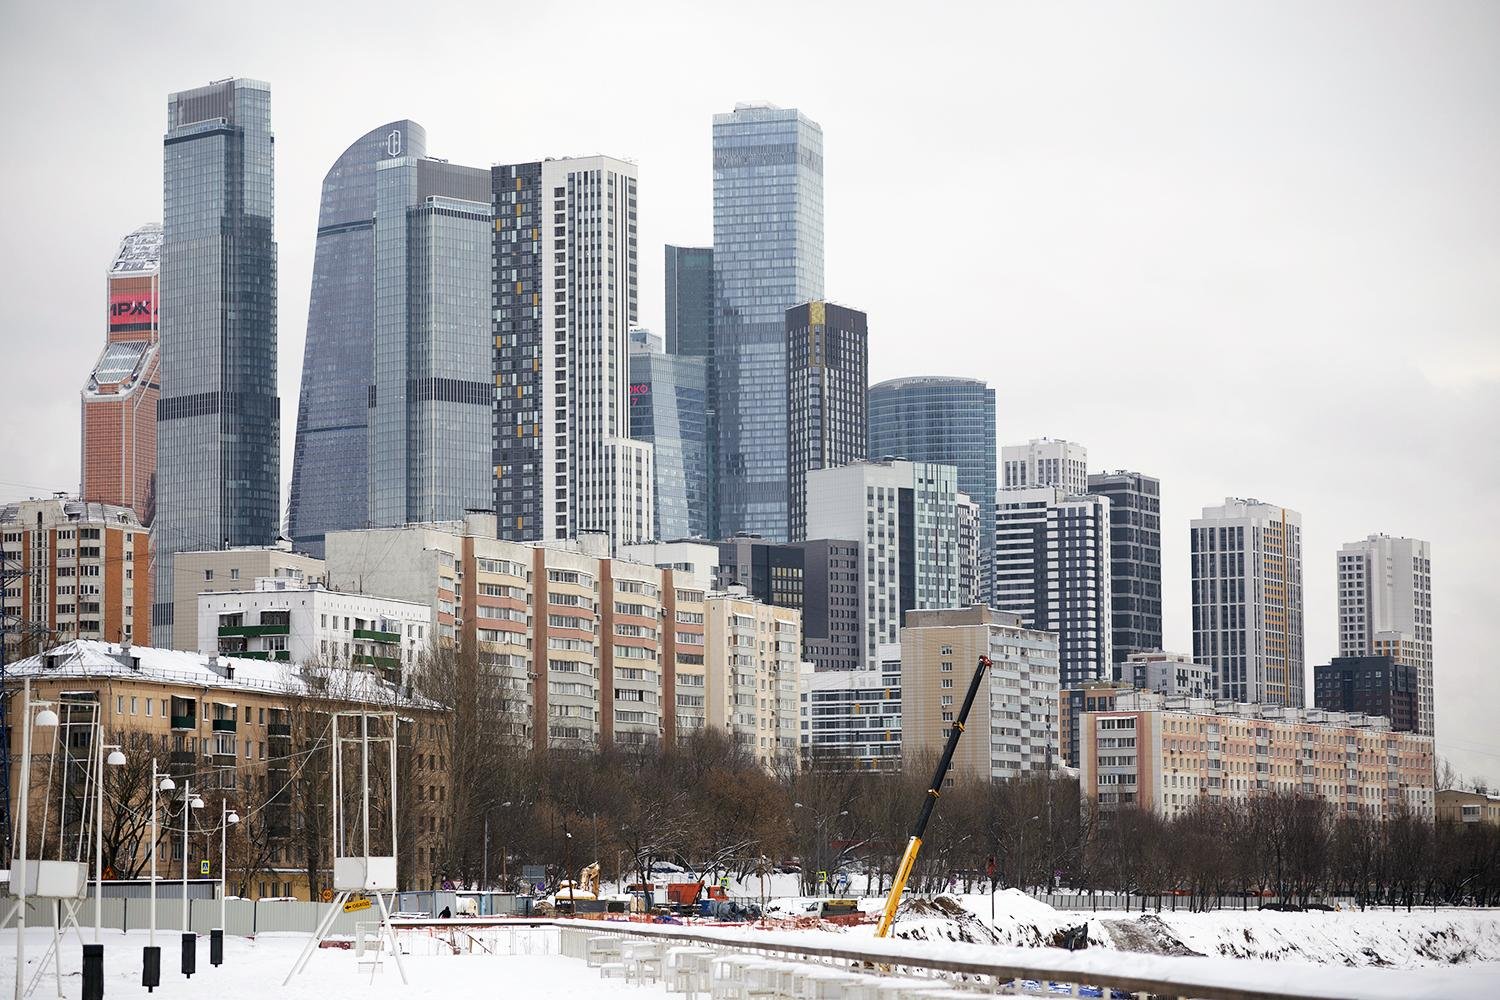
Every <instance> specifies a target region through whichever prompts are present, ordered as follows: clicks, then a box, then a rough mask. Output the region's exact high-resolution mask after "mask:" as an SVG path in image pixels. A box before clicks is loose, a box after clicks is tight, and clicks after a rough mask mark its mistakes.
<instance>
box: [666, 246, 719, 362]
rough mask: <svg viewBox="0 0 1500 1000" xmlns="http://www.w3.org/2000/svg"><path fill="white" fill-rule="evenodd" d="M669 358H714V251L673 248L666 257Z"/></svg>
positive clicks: (711, 249) (696, 248) (704, 248)
mask: <svg viewBox="0 0 1500 1000" xmlns="http://www.w3.org/2000/svg"><path fill="white" fill-rule="evenodd" d="M666 258H667V260H666V284H667V298H666V308H667V312H666V316H667V329H666V334H665V337H666V346H667V353H668V354H680V355H686V356H688V357H694V358H712V357H713V356H714V248H713V247H676V246H672V245H671V244H670V243H669V244H667V253H666Z"/></svg>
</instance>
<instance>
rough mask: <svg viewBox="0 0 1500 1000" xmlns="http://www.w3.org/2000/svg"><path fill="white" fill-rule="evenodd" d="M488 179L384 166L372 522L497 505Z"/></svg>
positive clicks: (397, 161) (410, 158)
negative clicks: (492, 460)
mask: <svg viewBox="0 0 1500 1000" xmlns="http://www.w3.org/2000/svg"><path fill="white" fill-rule="evenodd" d="M493 220H494V213H493V211H492V210H491V208H490V172H489V171H488V170H482V169H477V168H474V167H461V166H458V165H456V164H452V163H447V162H445V161H443V160H433V159H424V158H422V157H420V156H417V155H415V154H412V153H410V152H405V151H403V152H402V153H401V155H399V156H392V157H387V158H386V159H382V160H380V161H379V162H378V163H377V164H376V166H375V231H374V254H375V256H374V269H375V278H374V282H375V284H374V289H375V294H374V318H375V338H374V340H375V350H374V362H373V370H372V374H373V379H372V381H371V384H370V389H369V398H368V402H369V406H368V413H369V431H368V433H369V439H368V454H369V469H370V473H369V476H370V479H369V502H370V513H369V518H370V522H371V523H372V524H374V525H376V526H385V525H392V524H404V523H407V522H410V521H441V520H450V519H453V518H458V517H462V516H463V513H464V511H466V510H473V509H481V510H488V509H490V504H491V502H492V501H493V497H494V471H493V469H492V468H491V464H490V454H491V447H492V435H493V433H494V422H493V416H492V414H493V411H494V400H495V389H494V383H493V382H492V381H491V379H490V352H491V347H490V250H491V232H492V229H493Z"/></svg>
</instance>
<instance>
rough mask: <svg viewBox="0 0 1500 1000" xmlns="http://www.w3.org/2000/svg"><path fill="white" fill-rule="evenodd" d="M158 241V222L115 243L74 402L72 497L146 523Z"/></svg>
mask: <svg viewBox="0 0 1500 1000" xmlns="http://www.w3.org/2000/svg"><path fill="white" fill-rule="evenodd" d="M161 239H162V231H161V226H157V225H149V226H142V227H141V228H139V229H137V230H136V231H135V232H133V233H131V234H130V235H129V236H127V237H125V239H124V240H122V241H121V243H120V249H119V252H117V253H116V254H115V259H114V261H113V263H111V264H110V268H109V277H108V281H107V283H108V292H107V295H108V299H109V319H108V320H107V323H106V330H105V336H104V350H103V352H102V353H101V354H100V355H99V359H98V360H97V361H95V362H94V368H93V370H92V371H91V372H89V377H88V381H87V382H85V383H84V386H83V393H82V398H81V402H80V406H81V407H82V419H81V421H80V427H81V428H82V461H81V462H80V463H79V468H80V469H81V470H82V473H83V474H82V483H81V484H80V487H79V494H78V495H79V498H80V499H82V500H85V501H88V502H90V503H103V504H112V505H114V506H116V507H129V508H130V509H131V510H133V511H135V514H136V517H138V518H140V521H141V523H142V524H144V525H146V526H147V527H150V526H151V517H152V514H154V513H155V510H156V401H157V399H159V398H160V396H161V384H160V378H161V375H160V371H159V369H160V365H161V350H160V347H159V346H158V341H159V340H160V330H159V328H158V322H159V315H160V314H159V313H158V311H157V303H158V301H159V300H160V298H161V295H160V292H161V289H160V287H159V281H160V272H161Z"/></svg>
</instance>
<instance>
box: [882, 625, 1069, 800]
mask: <svg viewBox="0 0 1500 1000" xmlns="http://www.w3.org/2000/svg"><path fill="white" fill-rule="evenodd" d="M981 656H988V657H989V658H990V661H991V666H990V668H989V669H988V670H986V671H985V672H984V674H983V676H982V678H981V680H980V684H979V692H978V693H977V694H976V695H975V697H974V707H973V709H972V711H971V712H970V714H969V721H968V724H967V728H966V729H965V732H966V733H968V734H969V739H963V740H959V741H958V748H957V750H956V751H955V752H954V755H953V770H952V771H951V772H950V774H953V775H966V776H968V777H970V778H986V779H991V780H997V779H1003V778H1015V777H1019V776H1020V775H1021V774H1023V773H1026V772H1030V771H1049V770H1051V768H1052V767H1053V765H1054V763H1055V753H1056V739H1057V692H1058V685H1057V638H1056V636H1053V635H1052V634H1051V633H1048V632H1039V631H1037V630H1035V629H1028V628H1025V627H1023V626H1022V625H1021V621H1020V619H1019V618H1018V617H1017V616H1016V615H1012V614H1007V613H1005V612H1003V611H995V610H994V609H992V608H985V607H973V608H948V609H944V610H940V611H912V612H909V613H908V614H907V616H906V626H905V627H904V628H903V629H902V630H901V755H902V757H903V759H904V760H905V761H906V762H907V763H908V764H912V765H916V764H921V763H924V762H925V761H927V760H928V759H929V758H933V759H935V758H936V756H937V755H938V754H939V753H941V752H942V749H943V745H944V744H945V742H946V741H947V738H948V732H949V730H951V729H952V728H953V725H954V723H955V722H956V721H957V713H958V711H959V709H960V708H961V707H962V705H963V699H964V695H965V693H966V692H967V691H968V689H969V683H970V680H971V679H972V678H973V676H974V671H975V669H976V668H977V667H978V664H979V657H981Z"/></svg>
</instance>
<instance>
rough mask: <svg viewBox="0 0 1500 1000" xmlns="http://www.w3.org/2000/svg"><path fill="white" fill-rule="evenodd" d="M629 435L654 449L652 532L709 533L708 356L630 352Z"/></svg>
mask: <svg viewBox="0 0 1500 1000" xmlns="http://www.w3.org/2000/svg"><path fill="white" fill-rule="evenodd" d="M630 436H631V437H632V438H634V439H635V440H637V441H643V442H645V443H647V444H649V445H651V447H652V450H653V452H654V455H655V463H654V468H655V470H656V471H655V477H656V481H655V484H654V487H653V493H654V495H655V498H656V514H655V524H654V528H653V532H652V535H653V537H655V538H657V539H660V540H662V541H667V540H670V539H678V538H707V537H708V535H709V522H708V482H709V478H710V476H711V473H712V470H711V469H710V468H709V464H708V459H709V450H708V359H707V358H701V357H687V356H684V355H676V354H656V353H648V352H642V351H633V352H631V355H630Z"/></svg>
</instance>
